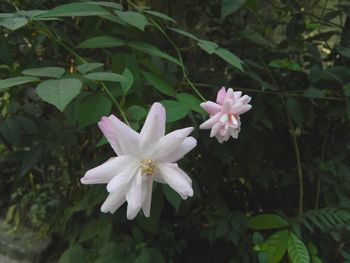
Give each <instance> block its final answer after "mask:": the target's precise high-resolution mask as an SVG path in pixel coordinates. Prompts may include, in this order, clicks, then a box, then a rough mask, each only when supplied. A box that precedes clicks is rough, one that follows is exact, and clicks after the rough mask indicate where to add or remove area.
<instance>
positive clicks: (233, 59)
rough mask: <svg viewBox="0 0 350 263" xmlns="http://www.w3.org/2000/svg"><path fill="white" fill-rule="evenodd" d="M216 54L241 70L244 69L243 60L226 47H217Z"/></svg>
mask: <svg viewBox="0 0 350 263" xmlns="http://www.w3.org/2000/svg"><path fill="white" fill-rule="evenodd" d="M214 54H216V55H218V56H219V57H220V58H222V59H223V60H225V61H227V62H228V63H230V64H231V65H232V66H234V67H235V68H237V69H239V70H240V71H243V67H242V61H241V60H240V59H239V58H238V57H237V56H236V55H235V54H233V53H232V52H231V51H229V50H227V49H224V48H217V49H216V50H215V52H214Z"/></svg>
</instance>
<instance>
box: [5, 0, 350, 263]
mask: <svg viewBox="0 0 350 263" xmlns="http://www.w3.org/2000/svg"><path fill="white" fill-rule="evenodd" d="M73 2H74V3H78V1H63V0H54V1H47V0H40V1H30V0H23V1H19V0H12V1H8V2H7V1H5V2H4V1H2V2H1V3H0V7H1V12H2V13H1V14H0V32H1V35H0V76H1V79H2V80H0V92H1V93H0V95H1V97H0V112H1V122H0V141H1V144H0V153H1V155H0V168H1V177H0V194H1V198H0V207H1V211H2V213H3V215H4V216H6V219H7V221H9V222H12V223H14V224H25V225H29V226H31V227H32V228H35V229H37V230H38V231H40V232H41V233H42V234H44V235H52V237H53V242H52V244H51V246H50V247H49V249H48V251H46V253H45V256H44V258H43V259H42V260H43V262H48V261H57V260H59V262H61V263H63V262H98V263H102V262H103V263H107V262H190V261H191V262H313V263H315V262H317V263H318V262H350V243H349V238H350V235H349V230H350V228H349V223H350V194H349V192H350V191H349V190H350V180H349V179H350V170H349V161H348V160H349V139H350V138H349V133H348V130H349V120H350V100H349V96H350V74H349V73H350V68H349V61H350V60H349V59H350V19H349V14H350V5H349V3H348V2H347V1H342V0H315V1H292V0H283V1H282V0H281V1H277V0H269V1H257V0H236V1H234V0H223V1H216V0H208V1H198V0H190V1H156V0H145V1H135V2H131V1H129V2H127V1H122V2H121V3H120V4H114V5H112V6H110V5H108V6H106V5H104V4H103V3H104V2H98V3H99V4H96V3H95V4H91V3H90V4H88V3H85V5H84V8H85V9H84V8H82V6H79V4H78V6H74V5H73V6H72V5H68V6H63V7H60V8H59V9H53V10H51V11H49V12H48V13H45V12H24V11H22V10H27V11H29V10H49V9H52V8H54V7H57V6H60V5H63V4H67V3H73ZM83 2H84V1H80V2H79V3H80V4H81V3H83ZM85 2H87V1H85ZM83 4H84V3H83ZM87 6H88V7H87ZM145 7H150V8H151V9H148V11H145V10H147V9H144V8H145ZM86 8H87V9H86ZM115 10H117V11H115ZM123 10H124V11H123ZM127 10H129V11H132V12H126V11H127ZM149 10H153V11H158V12H161V13H152V12H149ZM84 12H85V13H84ZM86 12H87V13H86ZM106 12H107V13H106ZM6 13H12V14H6ZM57 18H59V19H57ZM173 19H174V20H175V21H177V23H174V21H172V20H173ZM171 28H175V29H171ZM186 32H187V33H186ZM96 37H97V38H96ZM203 40H205V41H203ZM208 41H210V42H208ZM215 43H216V44H215ZM231 52H232V53H231ZM234 54H235V55H237V57H236V56H235V55H234ZM238 57H239V58H240V59H241V60H242V64H241V63H240V60H239V59H238ZM87 63H101V64H88V65H86V64H87ZM82 64H85V68H84V67H80V68H79V67H78V66H79V65H82ZM47 67H59V68H53V69H52V68H51V69H48V68H47ZM86 67H89V70H90V71H86V72H85V70H87V68H86ZM32 68H41V70H39V73H38V71H35V70H34V71H28V70H27V71H24V70H26V69H32ZM62 69H64V71H62ZM96 72H97V73H99V74H97V75H96V74H95V75H93V74H94V73H96ZM101 72H105V73H102V75H101V74H100V73H101ZM91 73H92V75H87V74H91ZM111 73H114V74H111ZM19 76H21V78H18V77H19ZM31 76H34V77H31ZM48 79H50V80H49V81H47V80H48ZM55 79H56V80H55ZM67 79H68V80H67ZM62 81H63V82H62ZM67 81H68V82H67ZM67 83H68V84H69V85H67ZM223 85H224V86H226V87H233V88H234V89H237V90H242V91H243V92H244V93H246V94H249V95H250V96H252V98H253V101H252V105H253V109H252V110H251V111H250V112H249V113H247V114H245V115H244V116H242V123H243V124H242V131H241V133H240V138H239V139H238V140H230V141H229V142H228V143H225V144H218V143H217V141H216V140H215V139H208V138H209V134H208V132H207V131H199V130H198V126H199V124H200V123H201V122H203V121H204V120H205V118H206V117H207V116H206V115H205V114H204V112H203V111H202V110H201V109H200V108H199V107H198V104H199V103H200V102H201V97H200V95H199V94H198V93H197V92H196V89H197V90H199V92H200V93H201V94H202V95H203V96H204V98H205V99H208V100H214V98H215V95H216V92H217V90H218V88H220V87H221V86H223ZM67 86H70V87H72V88H71V89H70V90H69V91H68V90H67V89H65V88H64V87H67ZM47 91H49V92H47ZM60 92H61V93H60ZM55 94H56V95H55ZM59 95H61V96H59ZM154 101H161V102H162V103H163V104H164V105H165V106H166V108H167V115H168V124H167V129H168V130H170V129H175V128H179V127H185V126H190V125H191V126H194V127H196V130H195V132H194V136H195V137H196V138H197V139H198V146H197V147H196V148H195V149H194V150H193V151H192V152H191V153H190V154H189V155H188V156H187V157H186V158H185V159H183V160H182V161H181V166H182V167H183V168H184V169H185V170H186V171H187V172H188V173H189V174H190V176H191V178H192V179H193V184H194V190H195V196H194V197H193V198H191V199H189V200H186V201H185V202H182V201H181V200H180V198H179V197H178V196H177V195H176V193H174V192H173V191H172V190H171V189H169V188H168V187H164V186H162V185H157V186H156V187H155V190H154V193H153V201H152V212H151V218H149V219H146V218H145V217H144V216H143V215H142V213H140V214H139V215H138V217H137V219H136V220H134V221H127V220H126V212H125V207H122V208H121V209H119V210H118V212H117V213H115V214H114V215H109V214H108V215H105V214H102V213H100V210H99V207H100V205H101V204H102V202H103V200H104V198H105V197H106V191H105V189H104V187H103V186H101V187H98V186H92V187H88V186H84V187H83V186H82V185H81V184H80V182H79V178H80V177H82V175H83V174H84V173H85V171H86V170H88V169H89V168H91V167H94V166H96V165H98V164H100V163H102V162H104V161H105V160H106V159H108V158H109V157H110V156H112V155H113V152H112V150H111V149H110V148H109V146H108V145H105V141H104V139H103V138H101V132H100V131H99V130H98V128H97V125H96V123H97V122H98V120H99V119H100V117H101V116H103V115H108V114H110V113H113V114H116V115H117V116H118V117H120V118H122V115H121V111H122V112H123V113H124V114H125V116H126V118H127V119H128V120H129V122H130V125H131V126H132V127H133V128H135V129H136V130H137V129H139V127H140V125H142V123H143V121H144V118H145V115H146V113H147V110H148V108H149V105H150V104H152V102H154ZM47 102H48V103H47ZM120 110H121V111H120Z"/></svg>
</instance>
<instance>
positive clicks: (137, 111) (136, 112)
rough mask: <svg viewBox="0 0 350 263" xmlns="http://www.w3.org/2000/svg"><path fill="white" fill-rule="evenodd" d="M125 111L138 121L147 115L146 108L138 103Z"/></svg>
mask: <svg viewBox="0 0 350 263" xmlns="http://www.w3.org/2000/svg"><path fill="white" fill-rule="evenodd" d="M127 111H128V113H129V114H130V115H131V117H132V118H133V119H134V120H136V121H140V120H142V119H143V118H145V117H146V116H147V110H146V109H145V108H143V107H141V106H138V105H132V106H131V107H129V108H128V110H127Z"/></svg>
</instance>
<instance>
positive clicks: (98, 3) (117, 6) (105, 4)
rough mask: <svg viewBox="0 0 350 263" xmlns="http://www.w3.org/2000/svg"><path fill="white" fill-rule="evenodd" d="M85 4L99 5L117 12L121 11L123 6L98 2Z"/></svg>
mask: <svg viewBox="0 0 350 263" xmlns="http://www.w3.org/2000/svg"><path fill="white" fill-rule="evenodd" d="M85 3H86V4H89V5H100V6H106V7H111V8H114V9H118V10H123V6H122V5H121V4H118V3H113V2H106V1H98V2H85Z"/></svg>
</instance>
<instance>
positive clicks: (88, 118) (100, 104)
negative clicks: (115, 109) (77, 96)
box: [76, 94, 112, 127]
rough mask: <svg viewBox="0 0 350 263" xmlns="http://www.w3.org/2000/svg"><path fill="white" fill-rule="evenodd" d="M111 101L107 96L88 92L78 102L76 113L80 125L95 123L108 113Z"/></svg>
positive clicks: (110, 108)
mask: <svg viewBox="0 0 350 263" xmlns="http://www.w3.org/2000/svg"><path fill="white" fill-rule="evenodd" d="M111 110H112V102H111V100H110V99H109V98H108V97H105V96H103V95H99V94H89V95H87V96H85V97H84V98H83V99H82V100H80V101H79V102H78V105H77V106H76V114H77V118H78V122H79V125H80V127H86V126H88V125H91V124H95V123H97V122H98V121H99V120H100V119H101V118H102V117H103V116H106V115H108V114H110V112H111Z"/></svg>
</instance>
